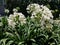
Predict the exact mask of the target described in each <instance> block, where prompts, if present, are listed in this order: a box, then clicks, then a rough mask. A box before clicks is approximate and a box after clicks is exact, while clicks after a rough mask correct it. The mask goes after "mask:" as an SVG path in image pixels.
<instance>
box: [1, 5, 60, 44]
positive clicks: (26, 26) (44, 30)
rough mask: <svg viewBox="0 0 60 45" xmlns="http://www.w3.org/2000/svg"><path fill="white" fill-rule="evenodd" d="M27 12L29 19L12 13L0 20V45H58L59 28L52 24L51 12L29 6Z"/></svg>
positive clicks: (59, 39) (59, 38) (39, 7)
mask: <svg viewBox="0 0 60 45" xmlns="http://www.w3.org/2000/svg"><path fill="white" fill-rule="evenodd" d="M27 12H28V13H30V14H31V17H29V16H28V17H27V18H26V17H25V16H24V15H23V14H22V13H18V12H17V11H14V12H13V14H10V16H9V17H2V18H1V19H0V23H2V25H1V26H0V36H1V37H0V45H60V37H59V36H60V34H59V33H60V28H59V27H60V26H58V25H59V24H55V23H54V22H53V16H52V13H51V10H49V9H48V8H47V7H46V6H43V5H41V6H40V5H39V4H30V5H29V6H27ZM32 16H33V17H32Z"/></svg>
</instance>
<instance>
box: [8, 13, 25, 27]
mask: <svg viewBox="0 0 60 45" xmlns="http://www.w3.org/2000/svg"><path fill="white" fill-rule="evenodd" d="M18 21H19V22H20V23H21V24H24V23H26V18H25V16H24V15H23V14H22V13H16V12H14V13H13V14H10V16H9V18H8V25H9V26H12V27H13V28H14V27H15V25H16V23H18Z"/></svg>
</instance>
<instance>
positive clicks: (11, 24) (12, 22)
mask: <svg viewBox="0 0 60 45" xmlns="http://www.w3.org/2000/svg"><path fill="white" fill-rule="evenodd" d="M8 25H9V26H11V27H13V28H14V27H15V25H16V23H15V22H14V21H13V20H10V19H8Z"/></svg>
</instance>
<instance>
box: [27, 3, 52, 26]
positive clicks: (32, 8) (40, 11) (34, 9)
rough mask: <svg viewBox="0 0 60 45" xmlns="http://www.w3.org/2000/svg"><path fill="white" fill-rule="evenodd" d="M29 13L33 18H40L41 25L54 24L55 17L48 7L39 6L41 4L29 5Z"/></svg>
mask: <svg viewBox="0 0 60 45" xmlns="http://www.w3.org/2000/svg"><path fill="white" fill-rule="evenodd" d="M27 13H30V14H31V18H35V17H39V16H40V21H41V25H42V26H43V25H44V24H45V25H46V22H47V21H48V23H53V21H52V20H53V15H52V13H51V10H49V8H48V7H46V6H43V5H39V4H35V3H34V4H29V5H28V6H27Z"/></svg>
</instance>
